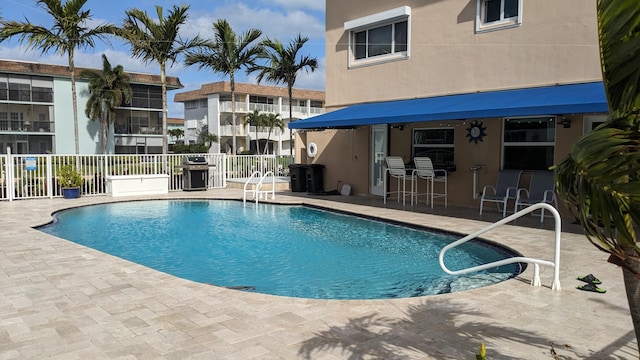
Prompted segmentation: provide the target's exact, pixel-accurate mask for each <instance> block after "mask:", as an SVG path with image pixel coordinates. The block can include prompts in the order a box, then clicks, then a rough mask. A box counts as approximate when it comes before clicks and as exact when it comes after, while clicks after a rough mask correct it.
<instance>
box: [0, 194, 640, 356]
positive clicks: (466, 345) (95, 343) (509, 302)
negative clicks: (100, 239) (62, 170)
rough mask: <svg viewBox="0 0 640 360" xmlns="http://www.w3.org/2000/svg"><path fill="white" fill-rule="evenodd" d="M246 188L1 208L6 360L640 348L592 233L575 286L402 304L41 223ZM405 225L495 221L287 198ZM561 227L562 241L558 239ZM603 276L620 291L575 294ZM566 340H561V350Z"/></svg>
mask: <svg viewBox="0 0 640 360" xmlns="http://www.w3.org/2000/svg"><path fill="white" fill-rule="evenodd" d="M241 197H242V191H241V190H214V191H211V190H209V191H205V192H189V193H182V192H178V193H170V194H168V195H163V196H148V197H135V198H117V199H113V198H108V197H88V196H85V197H81V198H80V199H76V200H63V199H48V200H22V201H14V202H10V203H6V202H5V203H0V209H1V210H2V213H3V221H2V222H1V223H0V231H1V232H0V234H1V235H0V240H1V241H2V246H1V247H0V249H1V250H2V251H0V269H2V271H1V272H0V301H1V302H2V303H5V304H10V306H7V307H4V308H3V310H0V324H2V326H1V327H0V353H3V354H4V355H3V356H4V357H5V358H41V357H43V356H50V357H60V358H81V357H84V358H86V357H91V358H120V357H125V356H135V357H149V358H176V357H179V358H185V357H192V358H211V357H212V356H215V357H217V358H242V359H262V358H269V359H272V358H287V359H290V358H313V359H343V358H348V357H349V356H351V355H354V354H355V356H359V357H385V356H387V357H389V358H415V359H422V358H424V359H430V358H437V359H445V358H473V356H474V354H475V353H476V352H477V349H478V346H479V343H480V342H482V341H484V342H485V343H486V344H487V349H488V354H489V355H490V356H491V357H492V358H521V357H524V356H525V355H524V354H526V357H527V358H529V359H538V358H539V359H547V358H549V352H550V349H551V347H552V346H553V347H554V350H555V351H556V352H557V353H558V355H560V356H565V357H569V358H588V357H593V358H606V357H615V356H618V357H621V358H624V357H628V356H629V354H630V353H631V354H637V350H636V349H637V348H636V344H635V335H634V333H633V327H632V324H631V318H630V316H629V312H628V305H627V303H626V295H625V292H624V284H623V282H622V275H621V271H620V270H619V269H617V268H616V267H615V266H613V265H611V264H608V263H607V262H606V254H604V253H601V252H599V251H598V250H597V249H595V248H594V247H593V246H592V245H591V244H589V243H588V242H587V240H586V239H585V238H584V236H583V235H579V234H573V233H563V234H562V257H561V261H562V263H561V284H562V286H563V289H562V291H560V292H555V291H552V290H551V289H550V288H549V287H550V284H551V278H552V271H551V270H550V269H545V268H544V267H543V268H542V269H541V270H542V271H541V277H542V284H543V286H542V287H540V288H534V287H531V286H530V285H529V284H528V282H529V281H530V280H531V276H532V270H531V268H532V267H529V268H527V269H526V270H525V271H524V272H523V273H522V274H520V275H518V276H516V277H515V278H513V279H510V280H507V281H505V282H502V283H499V284H494V285H491V286H487V287H483V288H478V289H474V290H469V291H465V292H459V293H453V294H443V295H432V296H427V297H417V298H408V299H389V300H311V299H299V298H286V297H278V296H273V295H263V294H256V293H248V292H242V291H238V290H232V289H225V288H219V287H215V286H210V285H206V284H199V283H194V282H191V281H188V280H183V279H180V278H176V277H173V276H171V275H168V274H164V273H161V272H158V271H155V270H152V269H148V268H146V267H143V266H141V265H137V264H134V263H130V262H128V261H126V260H122V259H119V258H116V257H113V256H110V255H107V254H104V253H101V252H99V251H97V250H93V249H90V248H86V247H84V246H82V245H78V244H75V243H72V242H69V241H66V240H63V239H59V238H56V237H54V236H50V235H47V234H44V233H42V232H40V231H37V230H35V229H32V227H33V226H37V225H43V224H44V223H46V222H49V221H51V214H52V213H53V212H54V211H58V210H62V209H64V208H69V207H76V206H82V205H90V204H97V203H104V202H112V201H131V200H148V199H180V198H183V199H232V200H239V199H241ZM274 202H275V203H280V204H287V205H295V204H310V205H317V206H322V207H327V208H330V209H336V210H347V211H349V210H350V211H351V212H356V213H358V214H367V215H371V216H374V217H384V218H385V219H390V220H392V221H402V222H410V223H414V224H428V226H429V227H432V228H436V229H445V230H446V229H455V231H456V232H458V233H463V234H464V233H471V232H475V231H477V230H479V229H480V228H481V227H483V226H486V223H485V222H482V221H477V220H468V219H456V218H451V217H443V216H438V215H431V214H424V213H415V212H407V211H403V210H398V209H389V208H383V207H376V206H366V205H354V204H350V203H346V202H339V201H334V200H331V199H324V198H323V199H318V198H303V197H297V196H294V194H291V193H287V192H285V193H278V194H277V196H276V199H275V200H274ZM550 234H551V235H550ZM550 236H551V238H552V232H550V231H549V230H544V229H532V228H525V227H521V226H513V225H505V227H503V228H499V229H496V230H494V231H492V232H491V233H490V234H489V235H488V236H487V235H483V238H486V239H487V240H490V241H495V242H497V243H499V244H504V245H506V246H508V247H509V248H512V249H514V250H516V251H518V252H520V253H522V254H526V255H527V256H532V257H535V256H536V255H535V254H536V253H541V254H542V255H543V256H547V257H549V256H550V255H549V254H550V253H551V251H552V246H545V243H546V244H548V243H550V242H552V240H549V238H550ZM588 273H594V274H595V275H596V276H598V277H599V278H600V279H601V280H603V282H604V284H603V285H602V286H603V287H604V288H606V289H607V293H606V294H596V293H589V292H583V291H579V290H577V289H575V286H576V285H578V284H579V282H578V281H576V280H575V277H576V276H578V275H586V274H588ZM552 344H553V345H552Z"/></svg>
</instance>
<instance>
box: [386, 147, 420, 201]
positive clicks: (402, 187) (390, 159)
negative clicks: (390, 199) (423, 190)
mask: <svg viewBox="0 0 640 360" xmlns="http://www.w3.org/2000/svg"><path fill="white" fill-rule="evenodd" d="M385 163H386V168H385V176H384V203H385V204H386V203H387V195H390V194H395V193H397V194H398V202H400V196H401V194H402V205H405V204H406V196H407V195H412V194H413V174H412V173H411V172H410V173H408V174H407V169H406V167H405V166H404V161H403V160H402V157H400V156H387V157H386V158H385ZM387 173H388V174H389V176H386V174H387ZM388 177H392V178H395V179H396V180H397V186H396V189H397V190H396V191H389V189H387V178H388ZM407 180H409V181H411V192H410V193H407ZM412 199H413V197H412Z"/></svg>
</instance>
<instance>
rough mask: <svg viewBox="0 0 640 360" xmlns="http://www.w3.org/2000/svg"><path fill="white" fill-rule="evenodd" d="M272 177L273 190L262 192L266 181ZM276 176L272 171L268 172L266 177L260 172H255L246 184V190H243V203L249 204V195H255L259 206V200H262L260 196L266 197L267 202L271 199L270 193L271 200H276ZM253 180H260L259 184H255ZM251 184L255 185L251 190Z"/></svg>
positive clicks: (254, 197) (254, 198)
mask: <svg viewBox="0 0 640 360" xmlns="http://www.w3.org/2000/svg"><path fill="white" fill-rule="evenodd" d="M269 175H271V177H270V179H271V189H270V190H262V185H263V183H264V180H265V179H266V178H268V177H269ZM275 178H276V177H275V176H274V174H273V172H272V171H267V172H266V173H265V174H264V175H262V173H261V172H260V171H254V172H253V174H251V177H250V178H249V179H248V180H247V181H246V182H245V183H244V188H243V190H242V203H243V204H244V203H246V202H247V193H253V200H254V201H255V202H256V204H258V199H260V195H264V199H265V200H267V199H268V197H269V193H271V199H272V200H273V199H275V198H276V182H275ZM253 179H256V180H258V182H257V183H256V182H254V180H253ZM249 184H254V187H253V189H249Z"/></svg>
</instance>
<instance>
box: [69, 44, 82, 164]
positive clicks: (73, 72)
mask: <svg viewBox="0 0 640 360" xmlns="http://www.w3.org/2000/svg"><path fill="white" fill-rule="evenodd" d="M69 73H70V75H71V98H72V99H71V104H72V108H71V109H72V111H73V139H74V142H75V151H76V155H78V154H80V134H79V132H78V97H77V96H76V69H75V64H74V61H73V47H71V48H70V49H69Z"/></svg>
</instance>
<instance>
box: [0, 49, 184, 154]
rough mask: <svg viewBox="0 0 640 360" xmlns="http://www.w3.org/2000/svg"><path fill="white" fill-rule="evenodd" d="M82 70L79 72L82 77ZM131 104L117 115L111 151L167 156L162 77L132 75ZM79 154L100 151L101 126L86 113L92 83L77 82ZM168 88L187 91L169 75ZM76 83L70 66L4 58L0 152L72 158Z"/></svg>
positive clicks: (0, 80) (0, 76)
mask: <svg viewBox="0 0 640 360" xmlns="http://www.w3.org/2000/svg"><path fill="white" fill-rule="evenodd" d="M82 70H84V69H82V68H76V73H77V74H79V73H80V72H81V71H82ZM128 75H129V76H130V82H131V88H132V93H133V97H132V101H131V102H130V103H129V104H126V103H123V104H122V105H121V106H120V107H119V108H118V109H117V111H116V120H115V123H114V124H112V127H111V131H110V138H109V144H108V146H107V152H108V153H115V154H160V153H162V95H161V83H160V76H159V75H151V74H139V73H128ZM76 80H77V81H76V85H77V94H78V119H79V129H78V130H79V142H80V144H79V145H80V146H79V148H80V153H82V154H95V153H97V152H99V149H100V144H99V123H98V122H97V121H91V120H89V119H88V118H87V117H86V116H85V113H84V110H85V105H86V102H87V99H88V93H87V91H88V81H87V80H85V79H82V78H79V77H78V78H77V79H76ZM167 82H168V89H170V90H172V89H179V88H182V84H180V80H179V79H178V78H176V77H167ZM72 109H73V107H72V96H71V79H70V77H69V70H68V68H67V67H66V66H59V65H48V64H38V63H31V62H22V61H12V60H0V153H3V154H4V153H6V152H7V147H9V148H11V152H12V153H14V154H45V153H57V154H73V153H75V146H74V129H73V112H72V111H73V110H72Z"/></svg>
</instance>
